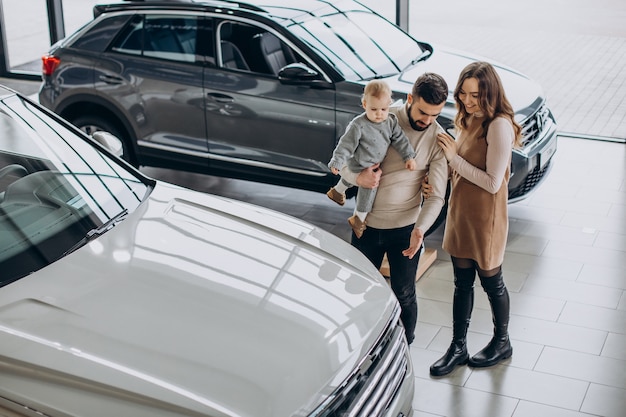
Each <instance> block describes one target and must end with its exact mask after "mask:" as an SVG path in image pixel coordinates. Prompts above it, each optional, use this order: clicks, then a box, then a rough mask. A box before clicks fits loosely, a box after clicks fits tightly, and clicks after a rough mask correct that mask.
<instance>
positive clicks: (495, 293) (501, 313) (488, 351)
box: [469, 271, 513, 368]
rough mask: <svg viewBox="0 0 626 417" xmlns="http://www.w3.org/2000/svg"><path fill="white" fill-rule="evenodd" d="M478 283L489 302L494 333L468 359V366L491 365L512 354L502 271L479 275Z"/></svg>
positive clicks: (507, 305) (507, 306)
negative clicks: (487, 275)
mask: <svg viewBox="0 0 626 417" xmlns="http://www.w3.org/2000/svg"><path fill="white" fill-rule="evenodd" d="M480 283H481V285H482V287H483V288H484V289H485V292H486V293H487V297H489V304H491V313H492V316H493V326H494V332H493V333H494V334H493V338H492V339H491V341H490V342H489V344H488V345H487V346H485V347H484V348H483V350H481V351H480V352H478V353H477V354H476V355H474V356H472V357H471V358H470V359H469V366H472V367H475V368H485V367H487V366H493V365H495V364H497V363H498V362H500V361H502V360H504V359H507V358H510V357H511V355H513V348H512V347H511V341H510V340H509V309H510V304H509V292H508V291H507V289H506V286H505V285H504V281H503V280H502V271H499V272H498V273H497V274H496V275H494V276H492V277H480Z"/></svg>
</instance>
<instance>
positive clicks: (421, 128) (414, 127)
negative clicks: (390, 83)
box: [406, 104, 430, 132]
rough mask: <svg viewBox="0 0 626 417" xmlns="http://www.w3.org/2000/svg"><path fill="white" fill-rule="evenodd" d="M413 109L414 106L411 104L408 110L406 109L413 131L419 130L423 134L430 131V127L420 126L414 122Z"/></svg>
mask: <svg viewBox="0 0 626 417" xmlns="http://www.w3.org/2000/svg"><path fill="white" fill-rule="evenodd" d="M412 108H413V104H411V105H410V106H409V107H408V108H407V109H406V113H407V114H406V115H407V116H408V117H409V124H410V125H411V127H412V128H413V130H417V131H418V132H422V131H424V130H426V129H428V127H429V126H430V125H423V126H422V125H418V124H417V122H416V121H415V120H413V118H412V117H411V109H412Z"/></svg>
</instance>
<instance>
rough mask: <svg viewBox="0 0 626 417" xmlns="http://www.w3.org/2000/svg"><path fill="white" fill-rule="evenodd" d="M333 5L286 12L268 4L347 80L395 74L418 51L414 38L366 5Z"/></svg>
mask: <svg viewBox="0 0 626 417" xmlns="http://www.w3.org/2000/svg"><path fill="white" fill-rule="evenodd" d="M351 4H353V3H351ZM335 6H336V8H335V7H331V6H328V7H327V8H324V9H322V10H316V11H315V14H310V13H306V14H293V10H290V12H292V13H291V14H289V15H288V13H287V12H285V11H284V10H282V9H279V8H272V14H278V15H281V16H285V18H284V20H282V23H283V25H284V26H285V27H287V28H288V29H289V30H290V31H291V32H292V33H294V34H295V35H296V36H298V37H300V38H301V39H302V40H303V41H305V42H307V43H308V44H309V45H310V46H311V48H313V49H315V50H316V51H317V52H318V54H319V55H320V56H321V57H323V58H325V59H326V61H327V62H328V63H329V64H330V65H333V66H334V67H335V68H336V69H337V71H338V72H340V73H341V74H342V75H343V77H344V78H345V79H347V80H352V81H358V80H367V79H371V78H375V77H384V76H390V75H394V74H397V73H399V72H400V71H401V70H402V69H403V68H405V67H406V66H407V65H409V63H410V62H411V61H412V60H414V59H415V58H416V57H419V56H420V55H421V54H422V52H423V50H422V48H421V47H420V45H419V43H418V42H417V41H416V40H415V39H413V38H412V37H410V36H409V35H407V34H406V33H405V32H403V31H402V30H400V29H399V28H398V27H397V26H395V25H394V24H392V23H390V22H389V21H387V20H385V19H384V18H382V17H380V16H378V15H376V14H373V13H371V11H369V10H366V9H362V10H347V11H346V10H340V9H341V3H338V4H337V5H335ZM287 16H288V17H287Z"/></svg>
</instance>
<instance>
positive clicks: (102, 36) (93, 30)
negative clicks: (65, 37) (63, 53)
mask: <svg viewBox="0 0 626 417" xmlns="http://www.w3.org/2000/svg"><path fill="white" fill-rule="evenodd" d="M129 19H130V16H129V15H118V16H113V17H111V18H108V19H103V20H100V21H99V22H98V23H96V24H95V25H93V26H92V27H90V28H89V29H88V30H87V32H86V33H84V34H82V35H81V36H79V37H76V40H75V41H74V42H73V43H72V47H73V48H77V49H85V50H88V51H94V52H102V51H104V50H105V49H106V47H107V46H108V45H109V43H110V42H111V39H112V38H113V37H114V36H115V34H116V33H117V32H118V31H119V30H120V29H121V28H122V27H123V26H124V25H125V24H126V22H128V20H129ZM76 33H80V31H78V32H76Z"/></svg>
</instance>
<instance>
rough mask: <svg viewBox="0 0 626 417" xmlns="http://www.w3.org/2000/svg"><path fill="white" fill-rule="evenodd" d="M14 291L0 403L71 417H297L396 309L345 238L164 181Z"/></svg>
mask: <svg viewBox="0 0 626 417" xmlns="http://www.w3.org/2000/svg"><path fill="white" fill-rule="evenodd" d="M355 254H356V256H355ZM348 258H350V259H351V261H350V260H348ZM351 262H352V263H351ZM0 294H1V298H0V367H4V368H5V369H4V370H3V369H0V374H2V378H3V379H5V375H6V379H5V380H3V383H2V384H0V394H1V393H2V391H3V390H4V391H5V394H6V395H9V394H11V395H10V397H9V398H18V399H19V398H20V395H21V396H23V395H24V394H23V393H28V397H27V398H22V399H23V402H24V404H30V403H32V401H35V402H36V404H37V407H40V409H41V408H43V410H45V409H46V408H45V407H46V406H51V407H52V406H54V407H57V405H58V406H59V407H61V408H62V409H66V410H68V414H72V415H100V414H99V413H102V415H133V416H143V415H146V416H148V415H150V416H154V415H157V414H158V415H179V414H185V415H212V416H222V415H224V416H226V415H228V416H257V417H258V416H278V415H291V414H293V413H295V412H296V411H298V409H299V408H300V407H301V406H303V405H305V404H308V405H311V404H314V403H316V402H317V401H319V399H320V396H327V395H328V394H329V393H330V392H331V391H332V390H333V389H334V388H335V387H336V386H337V385H338V384H339V383H340V382H341V380H343V379H344V378H345V377H346V376H347V375H348V373H349V372H350V371H351V370H352V369H353V368H354V367H355V366H356V365H357V363H358V361H359V359H360V358H362V357H363V356H364V355H365V353H366V352H367V350H368V349H369V348H370V347H371V346H372V345H373V344H374V341H375V340H376V339H377V337H378V336H379V334H380V333H381V332H382V331H383V328H384V327H385V325H386V324H387V323H388V322H389V320H390V319H391V316H392V315H393V313H392V312H393V310H394V308H395V305H396V301H395V299H394V298H393V297H392V296H391V295H390V294H391V293H390V291H389V288H388V286H387V284H386V283H385V281H384V280H383V279H382V277H381V276H380V274H379V273H378V272H377V271H376V269H375V268H374V267H373V266H372V265H371V264H370V263H369V262H368V261H367V260H366V258H364V257H362V256H361V255H360V254H359V253H358V252H356V251H355V250H354V249H353V248H352V247H351V246H349V245H346V244H345V242H343V241H341V239H339V238H338V237H336V236H333V235H331V234H329V233H326V232H324V231H322V230H320V229H318V228H317V227H315V226H312V225H310V224H308V223H304V222H301V221H299V220H297V219H294V218H291V217H288V216H285V215H282V214H279V213H277V212H274V211H270V210H265V209H263V208H259V207H256V206H250V205H247V204H245V203H241V202H237V201H233V200H229V199H226V198H221V197H215V196H211V195H204V194H198V193H195V192H192V191H189V190H185V189H181V188H178V187H175V186H170V185H166V184H162V183H159V184H158V185H157V186H156V187H155V189H154V190H153V192H152V194H151V195H150V197H149V198H148V199H147V201H145V202H144V203H143V204H142V205H141V206H140V207H139V208H138V209H137V210H136V211H135V212H133V213H131V214H130V215H129V216H128V217H127V219H126V220H124V221H123V222H121V223H120V224H118V225H117V226H116V227H115V228H114V229H112V230H111V231H109V232H107V233H105V234H104V235H103V236H101V237H100V238H99V239H97V240H95V241H92V242H91V243H89V244H87V245H86V246H84V247H82V248H81V249H79V250H77V251H75V252H74V253H72V254H70V255H68V256H67V257H65V258H63V259H61V260H59V261H57V262H55V263H53V264H52V265H50V266H48V267H47V268H44V269H43V270H40V271H37V272H35V273H33V274H31V275H30V276H28V277H25V278H23V279H21V280H19V281H16V282H14V283H12V284H10V285H8V286H6V287H4V288H2V289H1V292H0ZM9 368H10V369H9ZM7 369H8V370H7ZM0 396H2V395H0ZM95 410H98V411H95ZM99 410H102V411H99ZM300 411H302V410H300ZM94 413H95V414H94Z"/></svg>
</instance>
